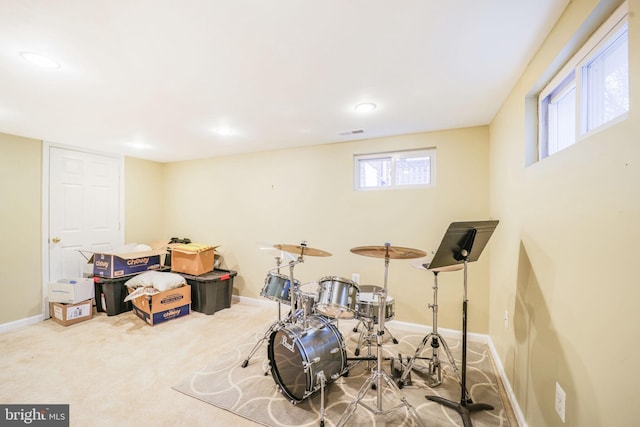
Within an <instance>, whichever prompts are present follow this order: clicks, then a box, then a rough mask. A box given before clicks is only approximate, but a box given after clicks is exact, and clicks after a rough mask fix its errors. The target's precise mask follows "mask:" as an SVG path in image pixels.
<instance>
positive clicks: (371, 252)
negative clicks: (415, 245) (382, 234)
mask: <svg viewBox="0 0 640 427" xmlns="http://www.w3.org/2000/svg"><path fill="white" fill-rule="evenodd" d="M351 252H353V253H354V254H356V255H363V256H368V257H373V258H387V257H389V258H391V259H412V258H420V257H424V256H426V255H427V253H426V252H424V251H421V250H420V249H412V248H402V247H400V246H386V245H385V246H358V247H356V248H351Z"/></svg>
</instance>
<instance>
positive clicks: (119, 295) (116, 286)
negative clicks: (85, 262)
mask: <svg viewBox="0 0 640 427" xmlns="http://www.w3.org/2000/svg"><path fill="white" fill-rule="evenodd" d="M131 277H133V276H127V277H121V278H118V279H106V278H104V277H98V276H96V277H94V278H93V282H94V286H95V291H96V310H97V311H102V312H106V313H107V316H115V315H117V314H120V313H124V312H126V311H131V309H132V307H131V301H127V302H125V301H124V299H125V298H126V297H127V295H128V294H129V292H128V291H127V287H126V286H125V285H124V284H125V282H126V281H127V280H129V279H131Z"/></svg>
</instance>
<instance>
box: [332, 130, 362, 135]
mask: <svg viewBox="0 0 640 427" xmlns="http://www.w3.org/2000/svg"><path fill="white" fill-rule="evenodd" d="M359 133H364V129H354V130H345V131H344V132H340V133H339V134H338V135H342V136H347V135H358V134H359Z"/></svg>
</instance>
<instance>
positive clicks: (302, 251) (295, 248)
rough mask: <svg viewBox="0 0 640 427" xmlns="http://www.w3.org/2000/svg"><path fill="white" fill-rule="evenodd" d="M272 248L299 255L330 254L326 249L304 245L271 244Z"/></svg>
mask: <svg viewBox="0 0 640 427" xmlns="http://www.w3.org/2000/svg"><path fill="white" fill-rule="evenodd" d="M273 247H274V248H276V249H280V250H281V251H285V252H289V253H292V254H298V255H300V256H304V255H309V256H331V254H330V253H329V252H327V251H323V250H321V249H314V248H310V247H308V246H304V245H273Z"/></svg>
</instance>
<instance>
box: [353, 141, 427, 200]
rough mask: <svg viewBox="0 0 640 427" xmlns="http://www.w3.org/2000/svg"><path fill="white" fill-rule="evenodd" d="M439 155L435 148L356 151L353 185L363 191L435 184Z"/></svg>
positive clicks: (357, 189)
mask: <svg viewBox="0 0 640 427" xmlns="http://www.w3.org/2000/svg"><path fill="white" fill-rule="evenodd" d="M435 157H436V150H435V149H433V148H431V149H422V150H411V151H396V152H390V153H374V154H362V155H356V156H354V157H353V187H354V189H355V190H356V191H362V190H382V189H400V188H421V187H430V186H433V185H434V184H435Z"/></svg>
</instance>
